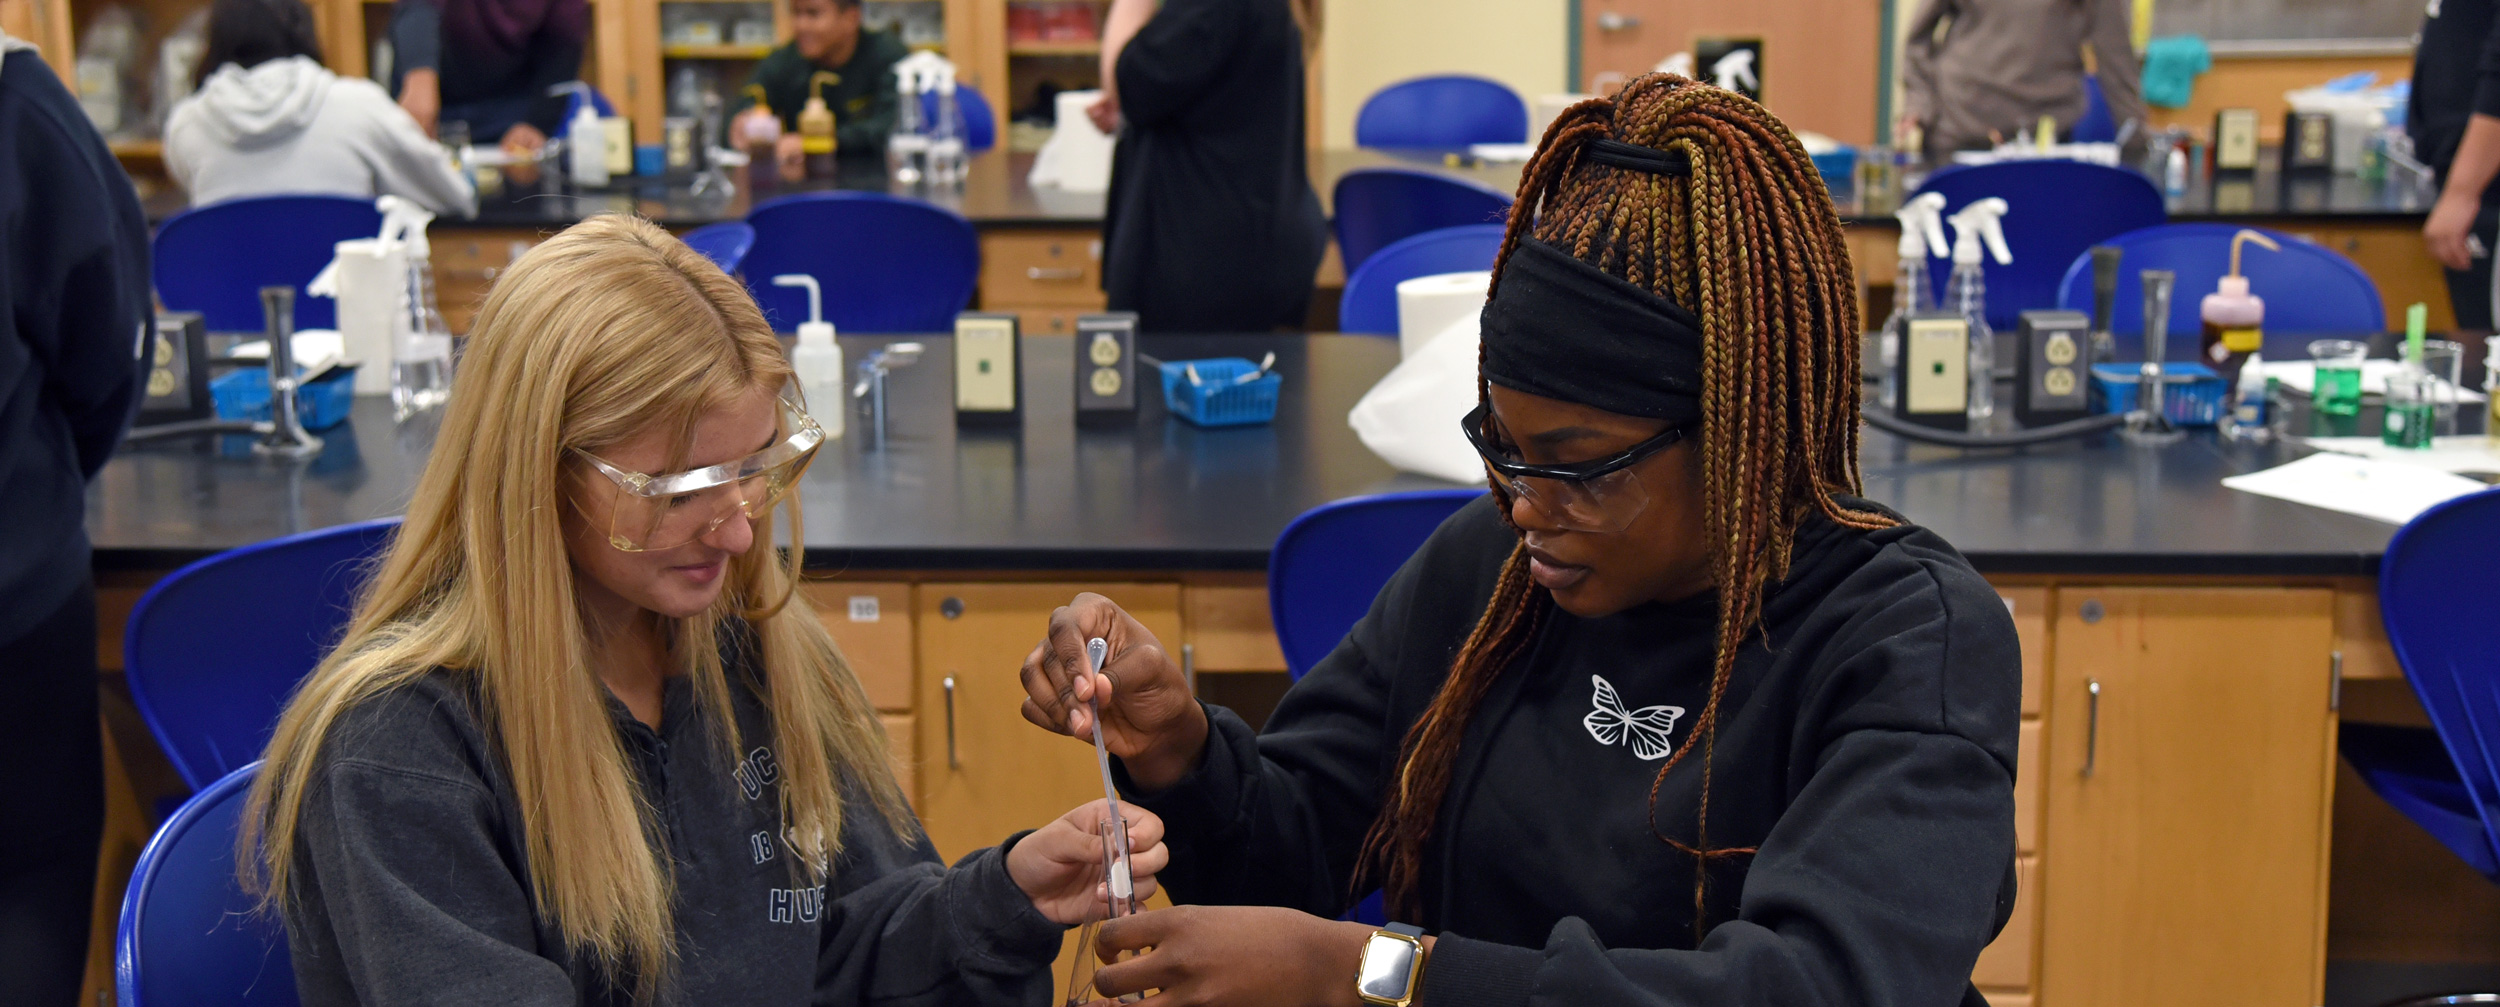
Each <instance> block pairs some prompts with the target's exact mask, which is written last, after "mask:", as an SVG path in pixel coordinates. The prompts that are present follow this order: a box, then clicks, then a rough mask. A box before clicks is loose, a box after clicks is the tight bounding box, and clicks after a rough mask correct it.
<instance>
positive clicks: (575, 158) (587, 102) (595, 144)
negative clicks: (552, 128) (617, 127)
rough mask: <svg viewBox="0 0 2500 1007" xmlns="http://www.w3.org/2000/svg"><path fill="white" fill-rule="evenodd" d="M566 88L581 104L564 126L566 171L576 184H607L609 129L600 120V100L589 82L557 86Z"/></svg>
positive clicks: (556, 91)
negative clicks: (596, 98)
mask: <svg viewBox="0 0 2500 1007" xmlns="http://www.w3.org/2000/svg"><path fill="white" fill-rule="evenodd" d="M567 91H570V92H572V93H573V94H574V95H575V96H576V97H577V98H578V99H579V100H580V102H581V104H580V105H577V106H575V107H574V110H573V118H572V120H571V121H570V124H569V125H567V126H566V127H565V128H564V153H565V174H567V175H569V176H571V177H572V179H573V184H575V185H588V186H599V185H606V184H608V129H607V127H606V126H602V125H600V124H599V103H598V102H597V101H596V100H594V99H593V98H592V97H591V95H592V93H593V92H592V91H591V89H590V85H589V84H586V83H583V82H581V81H578V80H573V81H566V82H564V83H562V84H558V85H556V86H555V93H558V94H562V93H564V92H567Z"/></svg>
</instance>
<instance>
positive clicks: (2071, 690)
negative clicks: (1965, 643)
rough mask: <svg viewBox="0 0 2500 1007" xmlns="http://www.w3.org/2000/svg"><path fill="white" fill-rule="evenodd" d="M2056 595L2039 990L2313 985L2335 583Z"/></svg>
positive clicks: (2302, 1001)
mask: <svg viewBox="0 0 2500 1007" xmlns="http://www.w3.org/2000/svg"><path fill="white" fill-rule="evenodd" d="M2055 599H2056V604H2057V608H2056V610H2055V615H2054V616H2053V621H2054V628H2053V630H2052V633H2053V641H2052V643H2051V649H2052V652H2053V655H2054V657H2053V660H2052V662H2051V665H2050V669H2051V670H2050V676H2049V688H2050V697H2049V701H2048V711H2047V722H2046V725H2045V726H2046V759H2045V760H2044V767H2043V774H2042V775H2043V776H2044V777H2045V780H2044V783H2045V784H2046V787H2045V792H2044V797H2045V798H2046V805H2047V806H2046V808H2045V822H2044V824H2045V832H2044V834H2043V836H2042V839H2041V842H2042V854H2043V855H2042V857H2041V859H2040V868H2041V870H2040V879H2041V880H2040V890H2039V892H2038V896H2039V897H2040V900H2041V905H2042V909H2043V912H2042V916H2041V927H2042V933H2041V941H2040V968H2039V986H2038V990H2039V992H2040V993H2041V994H2042V996H2043V997H2044V998H2045V999H2047V1000H2049V1001H2051V1002H2053V1003H2055V1004H2057V1005H2058V1007H2097V1005H2111V1007H2115V1005H2122V1004H2123V1005H2127V1007H2163V1005H2172V1004H2175V1005H2181V1007H2186V1005H2203V1004H2216V1003H2233V1004H2252V1005H2280V1007H2298V1005H2308V1004H2315V1003H2318V1002H2320V997H2321V995H2322V993H2323V984H2324V967H2325V935H2326V867H2327V857H2326V854H2327V845H2328V841H2327V836H2328V824H2329V822H2328V815H2329V811H2330V806H2331V800H2330V796H2329V795H2331V794H2332V793H2333V776H2332V774H2333V770H2334V765H2335V763H2334V752H2335V748H2334V741H2335V721H2334V714H2333V712H2332V710H2331V709H2330V708H2329V692H2330V687H2331V673H2330V669H2329V660H2328V654H2329V652H2330V650H2331V648H2332V646H2333V629H2334V599H2333V592H2332V591H2331V590H2330V589H2327V588H2261V587H2124V588H2119V587H2112V588H2093V587H2061V588H2059V589H2058V590H2057V591H2056V592H2055Z"/></svg>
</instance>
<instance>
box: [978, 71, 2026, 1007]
mask: <svg viewBox="0 0 2500 1007" xmlns="http://www.w3.org/2000/svg"><path fill="white" fill-rule="evenodd" d="M1523 178H1524V181H1523V182H1522V185H1521V189H1520V193H1519V201H1518V204H1517V206H1516V207H1515V208H1514V209H1513V211H1512V214H1511V219H1510V234H1509V237H1508V238H1507V239H1506V241H1505V244H1504V247H1503V249H1502V253H1501V255H1500V256H1499V258H1498V259H1497V260H1496V265H1495V272H1494V279H1493V285H1492V291H1491V295H1490V297H1489V299H1488V301H1487V303H1486V306H1485V308H1484V318H1483V326H1482V329H1483V357H1482V361H1483V363H1482V378H1483V382H1484V383H1483V385H1482V387H1483V389H1484V391H1483V395H1482V398H1481V400H1480V403H1481V404H1480V406H1479V408H1478V409H1477V411H1476V412H1475V413H1474V414H1472V415H1471V416H1469V417H1468V422H1467V431H1466V432H1467V434H1468V436H1469V437H1470V438H1471V439H1472V440H1473V441H1474V442H1475V444H1476V447H1477V450H1478V451H1479V452H1480V453H1481V454H1482V455H1483V459H1484V462H1485V465H1486V468H1487V470H1488V471H1489V472H1490V473H1491V484H1492V486H1491V488H1492V493H1491V495H1490V497H1489V498H1488V499H1487V500H1484V501H1480V502H1478V503H1475V504H1471V505H1469V506H1468V507H1466V508H1464V509H1462V510H1461V511H1460V512H1459V513H1458V514H1456V515H1455V516H1453V517H1452V518H1451V519H1450V520H1449V521H1448V522H1447V523H1445V524H1443V525H1442V527H1441V528H1440V529H1439V530H1438V531H1437V532H1436V533H1435V534H1434V535H1433V536H1432V538H1431V539H1430V540H1429V541H1428V542H1427V543H1426V544H1425V546H1424V547H1423V548H1422V550H1421V551H1419V552H1418V553H1417V554H1416V555H1415V556H1414V557H1413V558H1412V559H1411V560H1409V561H1408V563H1407V564H1406V566H1405V568H1404V569H1402V570H1401V571H1400V572H1399V573H1398V574H1397V575H1396V576H1395V577H1394V578H1393V579H1392V580H1391V581H1390V583H1389V584H1388V586H1387V587H1386V588H1385V589H1383V590H1382V592H1381V593H1380V595H1379V596H1378V598H1377V599H1376V600H1375V601H1374V603H1373V606H1372V609H1371V611H1370V613H1369V614H1368V615H1366V616H1365V617H1364V618H1363V619H1362V620H1361V621H1360V622H1359V623H1358V624H1357V625H1356V626H1355V627H1354V629H1353V631H1352V632H1351V633H1350V634H1349V635H1348V636H1347V638H1346V639H1345V641H1344V642H1342V643H1341V644H1339V645H1338V647H1337V649H1336V650H1335V651H1333V652H1332V653H1330V654H1329V656H1328V657H1326V658H1325V659H1323V660H1322V661H1321V662H1320V663H1319V664H1318V665H1317V666H1315V667H1314V668H1312V669H1311V671H1310V673H1309V674H1308V675H1307V676H1305V677H1304V678H1303V679H1302V680H1301V681H1299V682H1297V683H1296V684H1295V685H1294V687H1293V689H1292V690H1291V691H1290V692H1288V693H1287V694H1286V696H1285V699H1284V701H1283V703H1282V704H1281V705H1280V706H1278V708H1277V710H1276V713H1275V715H1274V716H1273V717H1272V718H1271V719H1270V720H1269V721H1268V724H1267V726H1266V729H1265V731H1264V732H1263V733H1256V734H1254V733H1253V732H1252V731H1251V730H1250V729H1249V728H1248V727H1247V726H1246V725H1244V724H1243V723H1242V721H1241V719H1240V718H1239V717H1237V716H1235V715H1233V714H1232V713H1231V712H1229V711H1226V710H1223V709H1221V708H1216V707H1209V706H1205V705H1203V704H1201V703H1199V702H1197V701H1195V700H1194V698H1192V697H1191V695H1190V693H1189V690H1188V687H1187V685H1186V684H1185V683H1184V680H1183V677H1182V675H1181V673H1180V670H1179V669H1178V668H1176V667H1174V666H1173V662H1172V661H1171V659H1170V658H1169V657H1168V656H1167V655H1166V653H1165V651H1164V649H1163V647H1162V645H1161V643H1160V642H1159V641H1157V640H1155V639H1154V638H1153V637H1152V635H1151V634H1149V633H1147V632H1146V630H1145V629H1144V628H1143V627H1142V626H1141V625H1139V624H1138V623H1137V622H1136V621H1135V620H1134V619H1131V618H1129V617H1128V616H1127V615H1126V614H1125V613H1123V612H1121V611H1120V609H1119V608H1118V607H1117V606H1116V605H1115V604H1114V603H1113V602H1111V601H1110V600H1108V599H1105V598H1102V597H1098V596H1091V595H1088V596H1083V597H1080V598H1078V599H1077V601H1076V602H1075V603H1074V604H1072V605H1070V606H1069V607H1067V608H1064V609H1061V610H1059V611H1058V612H1055V613H1054V614H1053V615H1052V618H1051V622H1050V627H1049V630H1048V635H1047V637H1046V638H1045V639H1044V641H1043V642H1042V643H1041V644H1040V645H1038V646H1036V647H1035V648H1034V650H1033V652H1032V654H1031V655H1030V656H1029V657H1028V658H1027V661H1026V664H1025V667H1024V670H1023V676H1024V682H1025V685H1026V697H1027V698H1026V700H1025V705H1024V714H1025V717H1026V719H1028V720H1030V721H1032V722H1033V723H1035V724H1038V725H1041V726H1043V727H1045V728H1047V729H1050V730H1053V731H1073V732H1074V733H1075V734H1077V735H1078V736H1080V737H1087V736H1090V732H1091V731H1092V730H1093V726H1094V725H1093V721H1092V718H1091V716H1090V715H1089V714H1088V713H1087V709H1088V703H1089V702H1090V701H1100V702H1101V704H1102V705H1101V709H1102V711H1103V712H1102V718H1103V719H1102V729H1103V731H1104V733H1105V735H1106V737H1107V739H1108V743H1109V746H1110V748H1111V750H1112V751H1113V752H1114V753H1115V754H1116V755H1118V756H1119V762H1118V764H1117V765H1116V767H1115V772H1116V773H1117V775H1118V779H1119V783H1120V786H1121V787H1122V788H1123V789H1125V790H1126V791H1128V792H1129V794H1130V796H1131V797H1132V798H1133V799H1134V800H1135V802H1136V803H1137V804H1139V805H1140V806H1143V807H1146V808H1148V809H1151V810H1153V811H1154V812H1155V813H1157V814H1158V815H1160V816H1162V818H1163V820H1164V824H1165V826H1166V829H1167V831H1166V833H1165V842H1166V844H1167V846H1168V847H1169V849H1170V850H1171V865H1170V867H1168V868H1167V869H1166V870H1165V872H1164V873H1163V875H1162V878H1163V880H1164V883H1165V884H1166V885H1168V886H1169V887H1170V889H1171V891H1172V895H1173V898H1174V900H1175V901H1176V902H1179V903H1184V905H1181V906H1179V907H1177V908H1173V909H1166V910H1160V911H1155V912H1147V913H1142V914H1139V915H1136V916H1133V917H1128V918H1124V919H1120V920H1115V921H1112V922H1111V923H1109V924H1107V925H1106V926H1105V927H1104V928H1103V930H1102V933H1101V939H1100V942H1099V944H1098V946H1097V951H1098V953H1099V954H1101V955H1106V956H1107V955H1110V954H1112V953H1113V952H1120V951H1136V950H1141V949H1148V948H1150V949H1151V950H1143V951H1142V953H1140V954H1137V955H1136V956H1135V957H1134V958H1131V959H1128V960H1123V961H1120V962H1118V963H1117V964H1111V965H1107V966H1105V967H1104V968H1103V969H1102V970H1101V972H1100V973H1099V975H1098V980H1097V985H1096V989H1097V990H1098V991H1099V992H1100V993H1102V994H1103V995H1105V996H1116V995H1119V994H1124V993H1127V992H1131V991H1136V990H1141V989H1148V988H1154V989H1160V990H1162V991H1163V994H1162V997H1159V998H1158V999H1161V998H1170V999H1171V1001H1172V1002H1174V1003H1190V1004H1203V1005H1210V1007H1228V1005H1235V1004H1240V1005H1249V1004H1260V1003H1295V1004H1302V1005H1306V1007H1359V1005H1360V1004H1362V1003H1364V1002H1398V1000H1397V995H1398V994H1399V993H1404V994H1410V995H1411V994H1417V993H1420V1001H1421V1002H1422V1003H1426V1004H1430V1005H1432V1007H1462V1005H1477V1004H1481V1005H1501V1007H1525V1005H1538V1007H1545V1005H1552V1007H1563V1005H1571V1007H1612V1005H1624V1007H1630V1005H1636V1004H1638V1005H1648V1004H1782V1005H1809V1004H1851V1005H1873V1007H1884V1005H1913V1004H1915V1005H1934V1004H1944V1003H1954V1002H1959V1003H1962V1004H1964V1005H1966V1007H1980V1005H1982V1004H1984V1003H1985V1001H1984V1000H1982V999H1981V997H1980V994H1979V992H1978V990H1977V989H1976V988H1974V987H1973V986H1972V985H1971V982H1970V972H1971V968H1972V966H1973V964H1974V963H1975V962H1976V961H1977V959H1978V957H1979V953H1980V951H1981V949H1982V948H1983V947H1985V946H1986V945H1987V943H1988V942H1989V941H1990V940H1991V939H1993V937H1994V936H1995V934H1996V933H1997V932H1998V931H1999V930H2000V929H2002V928H2003V926H2004V924H2005V921H2006V920H2007V918H2008V917H2009V915H2010V913H2011V911H2012V903H2013V898H2014V884H2015V879H2014V853H2015V839H2014V790H2013V785H2014V764H2015V734H2016V725H2017V723H2018V721H2019V719H2020V711H2019V707H2020V693H2021V682H2020V678H2021V672H2020V657H2019V653H2018V646H2017V643H2016V640H2015V634H2014V626H2013V621H2012V619H2011V617H2010V616H2009V615H2008V614H2007V612H2006V609H2005V606H2004V604H2003V602H2002V601H2001V599H2000V598H1999V597H1998V596H1997V594H1996V592H1995V591H1994V590H1993V589H1992V588H1990V587H1989V585H1988V584H1987V582H1986V581H1985V580H1983V579H1981V578H1980V576H1979V575H1978V574H1977V573H1976V572H1975V571H1973V570H1972V569H1971V566H1970V564H1969V563H1968V562H1966V561H1965V560H1964V559H1963V558H1962V557H1961V555H1960V554H1958V553H1956V552H1955V551H1954V549H1953V547H1952V546H1951V545H1949V544H1947V543H1946V542H1944V541H1943V540H1942V539H1940V538H1938V537H1937V536H1936V535H1935V534H1934V533H1932V532H1929V531H1926V530H1924V529H1921V528H1918V527H1917V526H1915V525H1912V524H1910V523H1908V522H1907V521H1906V520H1904V519H1903V518H1902V517H1901V516H1900V515H1897V514H1894V513H1891V512H1889V511H1887V510H1884V509H1883V508H1881V507H1878V506H1876V505H1874V504H1872V503H1869V502H1867V501H1865V500H1862V499H1859V498H1858V497H1857V496H1856V495H1855V494H1856V492H1857V487H1858V482H1859V477H1858V463H1857V432H1858V395H1859V388H1858V379H1857V375H1858V370H1857V367H1858V358H1857V346H1858V342H1857V331H1858V317H1857V311H1856V307H1855V303H1856V301H1855V293H1854V290H1853V288H1852V280H1851V277H1852V276H1853V275H1854V274H1853V271H1852V269H1851V266H1850V264H1849V257H1848V252H1847V246H1846V244H1845V243H1844V241H1843V239H1842V236H1841V231H1840V224H1839V220H1838V218H1837V216H1836V214H1835V213H1834V211H1833V209H1832V204H1831V201H1830V198H1829V196H1828V195H1827V193H1826V190H1825V189H1824V186H1823V183H1822V182H1821V180H1820V179H1819V178H1818V177H1817V175H1816V174H1815V171H1814V168H1813V165H1812V164H1811V163H1810V161H1809V160H1808V159H1807V158H1806V156H1805V154H1804V152H1803V150H1802V149H1801V148H1800V147H1799V146H1798V143H1797V141H1796V139H1795V138H1794V137H1793V136H1792V135H1791V134H1790V133H1789V131H1788V130H1787V129H1786V128H1785V127H1783V126H1782V125H1781V124H1780V123H1779V122H1778V121H1777V120H1775V119H1773V118H1772V117H1771V116H1770V114H1769V113H1767V112H1765V111H1763V110H1762V108H1761V106H1759V105H1757V104H1755V103H1754V102H1752V101H1751V100H1749V99H1746V98H1745V97H1743V96H1741V95H1738V94H1735V93H1733V92H1729V91H1725V90H1721V89H1718V88H1714V87H1708V86H1705V85H1701V84H1696V83H1694V82H1691V81H1687V80H1684V79H1682V78H1679V77H1673V76H1669V75H1664V74H1653V75H1647V76H1644V77H1641V78H1639V79H1636V80H1634V81H1632V82H1631V83H1630V84H1629V85H1627V86H1626V87H1625V88H1624V90H1623V91H1622V92H1621V93H1620V94H1618V95H1617V96H1615V97H1614V98H1612V99H1599V100H1594V101H1589V102H1583V103H1581V104H1579V105H1576V106H1574V107H1572V108H1571V109H1570V110H1568V111H1566V112H1565V113H1564V114H1563V115H1562V116H1561V117H1560V118H1559V119H1558V120H1557V121H1556V123H1555V124H1554V126H1553V127H1552V129H1551V130H1550V131H1548V132H1547V134H1546V139H1545V142H1544V145H1543V147H1542V148H1541V149H1540V150H1539V151H1538V152H1537V154H1536V156H1535V157H1534V158H1533V159H1532V160H1531V161H1530V162H1529V163H1528V166H1527V168H1526V169H1525V173H1524V176H1523ZM1093 636H1101V637H1105V638H1106V639H1108V640H1109V641H1110V643H1111V646H1112V648H1113V651H1114V656H1113V657H1112V658H1111V659H1110V660H1109V661H1108V662H1107V663H1106V667H1105V673H1104V674H1103V675H1099V676H1097V675H1090V674H1083V673H1072V672H1071V670H1070V669H1072V668H1082V667H1083V665H1082V664H1081V663H1080V662H1082V661H1083V660H1084V658H1083V656H1082V650H1081V647H1082V643H1083V641H1084V640H1085V639H1086V638H1089V637H1093ZM1106 693H1107V695H1106ZM1375 887H1379V888H1383V889H1385V892H1384V894H1385V903H1386V906H1387V910H1388V913H1389V917H1390V919H1391V920H1393V921H1398V922H1399V923H1401V924H1404V925H1411V927H1412V930H1411V931H1407V932H1406V933H1408V934H1409V935H1410V936H1412V937H1413V938H1415V940H1416V941H1417V943H1418V944H1420V945H1421V947H1420V948H1419V949H1417V950H1415V951H1400V950H1399V946H1400V938H1399V936H1397V935H1396V934H1393V933H1392V932H1389V931H1381V932H1375V931H1373V929H1372V928H1371V927H1369V926H1367V925H1364V924H1361V923H1351V922H1339V921H1336V920H1334V919H1333V917H1335V916H1337V915H1338V914H1339V913H1341V912H1343V911H1344V910H1345V909H1346V908H1347V907H1348V906H1351V905H1353V904H1354V903H1355V900H1356V899H1357V898H1358V897H1360V896H1362V895H1363V894H1364V893H1366V892H1367V891H1369V890H1371V889H1372V888H1375ZM1407 955H1413V956H1415V957H1419V958H1420V961H1421V967H1420V975H1419V976H1414V977H1413V979H1414V981H1410V974H1409V973H1407V972H1406V971H1405V970H1404V969H1402V968H1401V969H1393V970H1386V971H1387V972H1388V973H1389V974H1388V975H1387V977H1386V978H1387V979H1388V980H1390V981H1389V982H1388V983H1386V984H1385V985H1387V986H1388V987H1389V988H1388V989H1387V990H1386V991H1385V992H1383V991H1382V990H1379V989H1374V990H1371V991H1369V992H1370V994H1371V995H1374V996H1382V997H1384V998H1385V999H1383V1000H1367V998H1366V997H1365V996H1363V995H1358V992H1357V988H1356V984H1355V982H1354V976H1355V975H1356V974H1357V970H1358V964H1357V963H1358V962H1361V963H1363V971H1365V972H1372V971H1374V969H1373V968H1372V967H1371V966H1373V965H1374V964H1377V963H1379V962H1383V961H1386V962H1392V963H1395V962H1398V961H1399V960H1400V958H1401V957H1403V956H1407Z"/></svg>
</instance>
